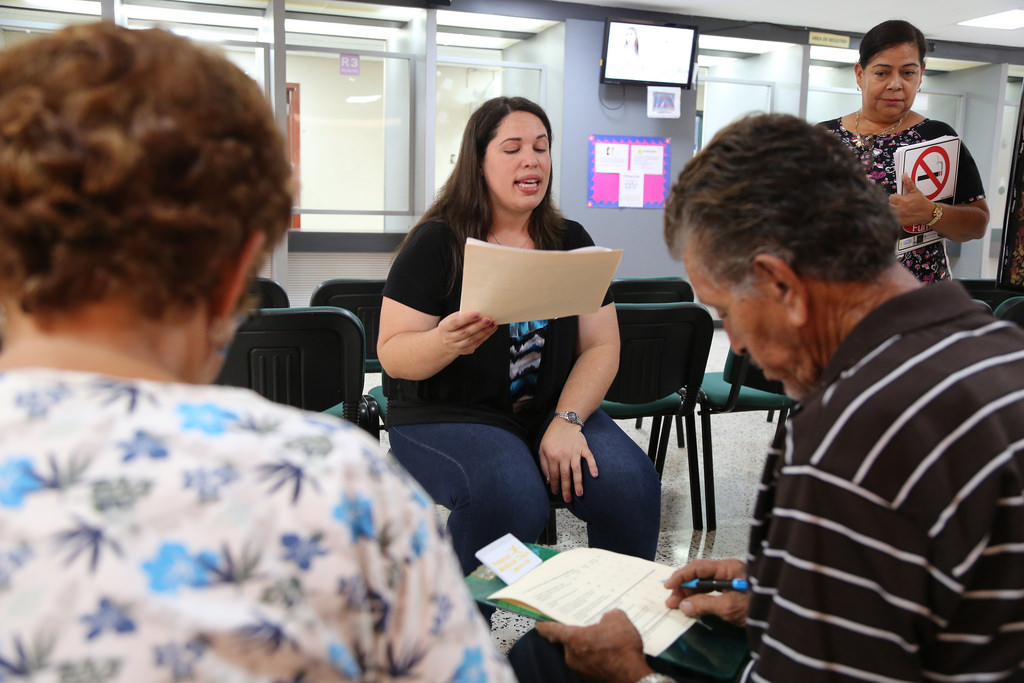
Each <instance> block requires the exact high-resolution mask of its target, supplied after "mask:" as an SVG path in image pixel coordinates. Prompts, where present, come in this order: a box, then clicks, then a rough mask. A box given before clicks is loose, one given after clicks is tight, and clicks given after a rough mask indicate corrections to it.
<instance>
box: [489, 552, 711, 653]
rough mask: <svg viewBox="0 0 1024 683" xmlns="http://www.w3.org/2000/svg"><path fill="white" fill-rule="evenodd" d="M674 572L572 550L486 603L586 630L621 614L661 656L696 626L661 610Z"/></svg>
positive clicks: (611, 555)
mask: <svg viewBox="0 0 1024 683" xmlns="http://www.w3.org/2000/svg"><path fill="white" fill-rule="evenodd" d="M673 571H675V570H674V568H673V567H670V566H668V565H665V564H658V563H657V562H651V561H650V560H643V559H640V558H638V557H632V556H630V555H622V554H620V553H614V552H611V551H608V550H601V549H599V548H573V549H572V550H566V551H565V552H563V553H559V554H558V555H555V556H554V557H552V558H550V559H549V560H547V561H546V562H543V563H542V564H541V565H540V566H539V567H536V568H534V569H531V570H530V571H529V573H527V574H526V575H525V576H523V577H521V578H519V579H517V580H516V581H515V582H514V583H512V584H511V585H509V586H506V587H505V588H502V589H501V590H499V591H497V592H496V593H494V594H492V595H491V596H490V597H491V598H492V599H499V600H505V601H507V602H517V603H520V604H522V605H524V606H526V607H530V608H532V609H534V610H536V611H537V612H540V613H541V614H544V615H546V616H548V617H550V618H551V619H554V620H555V621H560V622H562V623H563V624H569V625H570V626H589V625H590V624H596V623H597V622H598V621H600V620H601V615H603V614H604V613H605V612H607V611H609V610H612V609H621V610H622V611H624V612H625V613H626V615H627V616H628V617H629V620H630V621H631V622H633V625H634V626H636V628H637V630H638V631H640V636H641V637H642V638H643V641H644V652H645V653H647V654H649V655H651V656H654V657H656V656H658V655H660V654H661V653H662V652H663V651H664V650H665V649H666V648H668V646H669V645H671V644H672V643H674V642H675V641H676V639H677V638H678V637H679V636H681V635H683V633H685V632H686V630H687V629H688V628H690V627H691V626H693V625H694V623H696V620H695V619H693V618H691V617H688V616H686V615H685V614H683V613H682V612H680V611H679V610H677V609H669V608H668V607H666V606H665V598H667V597H668V591H667V590H665V586H664V582H665V579H667V578H668V577H669V576H671V575H672V572H673Z"/></svg>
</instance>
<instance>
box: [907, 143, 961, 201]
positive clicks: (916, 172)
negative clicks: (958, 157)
mask: <svg viewBox="0 0 1024 683" xmlns="http://www.w3.org/2000/svg"><path fill="white" fill-rule="evenodd" d="M951 175H952V173H951V171H950V165H949V154H947V153H946V150H945V149H943V148H942V147H939V146H938V145H936V146H934V147H929V148H928V149H926V150H924V151H923V152H921V156H919V157H918V158H917V161H915V162H914V167H913V169H912V170H911V171H910V177H911V178H913V179H914V185H916V186H917V189H919V190H921V194H923V195H924V196H925V197H927V198H928V199H932V200H934V199H935V198H936V197H938V196H939V195H940V194H942V191H943V190H944V189H945V188H946V184H947V183H948V182H949V178H950V176H951ZM950 190H952V188H950ZM949 194H952V192H950V193H949Z"/></svg>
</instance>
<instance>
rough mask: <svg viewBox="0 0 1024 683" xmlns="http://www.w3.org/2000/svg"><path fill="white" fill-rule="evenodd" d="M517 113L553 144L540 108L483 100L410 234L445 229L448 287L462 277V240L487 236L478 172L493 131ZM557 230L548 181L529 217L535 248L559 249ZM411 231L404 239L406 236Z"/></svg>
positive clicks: (487, 209)
mask: <svg viewBox="0 0 1024 683" xmlns="http://www.w3.org/2000/svg"><path fill="white" fill-rule="evenodd" d="M517 111H523V112H527V113H529V114H533V115H534V116H536V117H537V118H538V119H540V121H541V123H542V124H544V130H545V131H546V132H547V136H548V145H549V149H551V147H550V146H551V145H553V144H554V140H553V136H552V134H551V121H550V120H549V119H548V115H547V114H545V113H544V110H543V109H542V108H541V107H540V105H538V104H536V103H535V102H532V101H530V100H528V99H526V98H525V97H495V98H493V99H490V100H487V101H486V102H484V103H483V104H481V105H480V107H479V108H478V109H477V110H476V111H474V112H473V113H472V115H470V117H469V121H468V122H467V123H466V129H465V130H464V131H463V133H462V144H461V146H460V148H459V158H458V160H457V161H456V162H455V168H454V169H452V173H451V175H450V176H448V180H447V181H446V182H445V184H444V186H443V187H442V188H441V190H440V191H439V192H438V193H437V199H436V200H435V201H434V203H433V204H432V205H431V206H430V208H428V209H427V211H426V213H424V214H423V217H422V218H420V220H419V222H418V223H417V224H416V227H415V228H413V230H415V229H416V228H418V227H419V226H420V225H422V224H423V223H427V222H429V221H442V222H444V223H447V224H448V225H449V226H450V227H451V229H452V231H453V232H454V235H455V242H454V243H453V244H452V262H453V263H454V264H455V265H454V272H453V273H451V274H450V279H449V284H453V283H454V281H455V278H456V275H457V274H458V273H461V272H462V257H463V253H464V248H465V244H466V238H467V237H473V238H475V239H478V240H486V239H487V233H488V232H490V229H491V217H492V213H491V199H490V193H489V192H488V189H487V181H486V180H485V179H484V176H483V173H481V168H482V167H483V162H484V156H485V154H486V152H487V145H489V144H490V142H491V140H493V139H494V136H495V135H497V133H498V126H499V125H501V122H502V121H504V120H505V117H506V116H508V115H509V114H511V113H513V112H517ZM554 175H555V168H554V163H552V164H551V177H554ZM562 227H563V220H562V214H561V212H560V211H559V210H558V209H557V208H556V207H555V204H554V201H552V199H551V182H550V180H549V182H548V187H547V191H546V192H545V193H544V197H543V198H542V199H541V201H540V204H538V205H537V207H536V208H535V209H534V210H533V213H532V214H530V225H529V231H530V237H531V238H532V239H533V242H534V244H535V245H536V247H537V248H538V249H554V248H557V246H558V244H559V238H560V234H561V230H562ZM412 232H413V231H410V232H409V234H410V235H412ZM406 241H408V238H406ZM403 246H404V243H403ZM399 249H401V247H399Z"/></svg>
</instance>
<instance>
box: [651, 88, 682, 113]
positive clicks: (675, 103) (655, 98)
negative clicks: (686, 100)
mask: <svg viewBox="0 0 1024 683" xmlns="http://www.w3.org/2000/svg"><path fill="white" fill-rule="evenodd" d="M681 96H682V89H680V88H674V87H668V86H662V85H649V86H647V118H651V119H678V118H679V114H680V111H681V109H680V104H679V100H680V98H681Z"/></svg>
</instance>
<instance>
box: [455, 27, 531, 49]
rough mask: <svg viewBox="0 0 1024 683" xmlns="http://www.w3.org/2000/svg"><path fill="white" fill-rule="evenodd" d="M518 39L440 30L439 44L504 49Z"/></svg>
mask: <svg viewBox="0 0 1024 683" xmlns="http://www.w3.org/2000/svg"><path fill="white" fill-rule="evenodd" d="M517 42H518V41H517V40H515V39H514V38H502V37H500V36H474V35H468V34H464V33H443V32H441V31H438V33H437V44H438V45H447V46H449V47H475V48H482V49H485V50H504V49H505V48H506V47H510V46H512V45H515V44H516V43H517Z"/></svg>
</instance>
